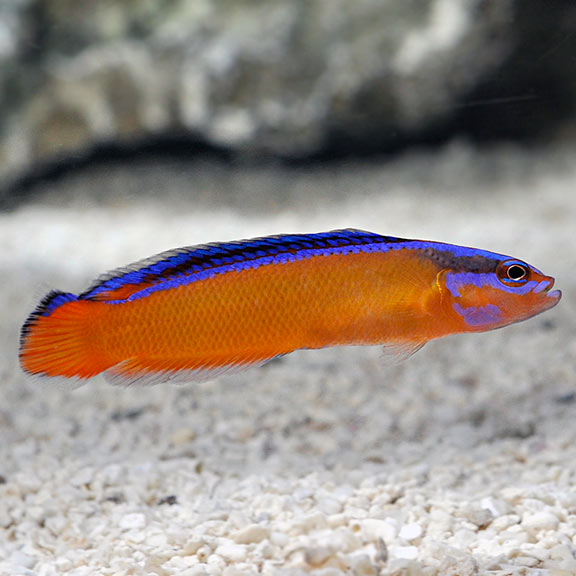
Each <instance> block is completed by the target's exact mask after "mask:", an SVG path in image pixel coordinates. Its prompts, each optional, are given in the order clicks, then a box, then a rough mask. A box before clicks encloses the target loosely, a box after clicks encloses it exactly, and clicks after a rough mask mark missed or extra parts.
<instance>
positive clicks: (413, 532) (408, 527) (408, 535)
mask: <svg viewBox="0 0 576 576" xmlns="http://www.w3.org/2000/svg"><path fill="white" fill-rule="evenodd" d="M398 536H400V538H402V539H403V540H408V541H410V540H416V538H420V536H422V526H420V524H405V525H404V526H402V528H401V529H400V533H399V534H398Z"/></svg>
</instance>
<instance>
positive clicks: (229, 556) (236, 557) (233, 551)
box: [214, 544, 246, 562]
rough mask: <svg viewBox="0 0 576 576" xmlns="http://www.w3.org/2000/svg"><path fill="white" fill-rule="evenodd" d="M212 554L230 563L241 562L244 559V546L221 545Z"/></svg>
mask: <svg viewBox="0 0 576 576" xmlns="http://www.w3.org/2000/svg"><path fill="white" fill-rule="evenodd" d="M214 553H215V554H216V555H217V556H221V557H222V558H224V559H225V560H229V561H230V562H242V561H243V560H245V559H246V546H242V545H241V544H221V545H220V546H218V548H216V550H215V552H214Z"/></svg>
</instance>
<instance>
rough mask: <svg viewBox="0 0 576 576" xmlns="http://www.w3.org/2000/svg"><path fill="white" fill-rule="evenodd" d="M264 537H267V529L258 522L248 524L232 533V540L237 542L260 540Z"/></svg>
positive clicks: (244, 542)
mask: <svg viewBox="0 0 576 576" xmlns="http://www.w3.org/2000/svg"><path fill="white" fill-rule="evenodd" d="M265 538H268V529H267V528H266V527H265V526H261V525H260V524H250V526H246V528H243V529H242V530H239V531H238V532H236V534H235V535H234V540H235V541H236V542H237V543H238V544H252V543H255V542H261V541H262V540H264V539H265Z"/></svg>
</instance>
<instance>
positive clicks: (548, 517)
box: [522, 512, 559, 530]
mask: <svg viewBox="0 0 576 576" xmlns="http://www.w3.org/2000/svg"><path fill="white" fill-rule="evenodd" d="M522 524H523V525H524V527H525V528H529V529H532V530H555V529H556V528H558V524H559V520H558V517H557V516H555V515H554V514H552V513H550V512H536V513H534V514H524V516H523V517H522Z"/></svg>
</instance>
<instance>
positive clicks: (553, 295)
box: [546, 287, 562, 301]
mask: <svg viewBox="0 0 576 576" xmlns="http://www.w3.org/2000/svg"><path fill="white" fill-rule="evenodd" d="M550 288H551V287H550ZM546 296H547V297H548V298H552V299H556V300H557V301H559V300H560V298H562V292H561V291H560V290H553V291H552V292H549V291H548V290H546Z"/></svg>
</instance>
